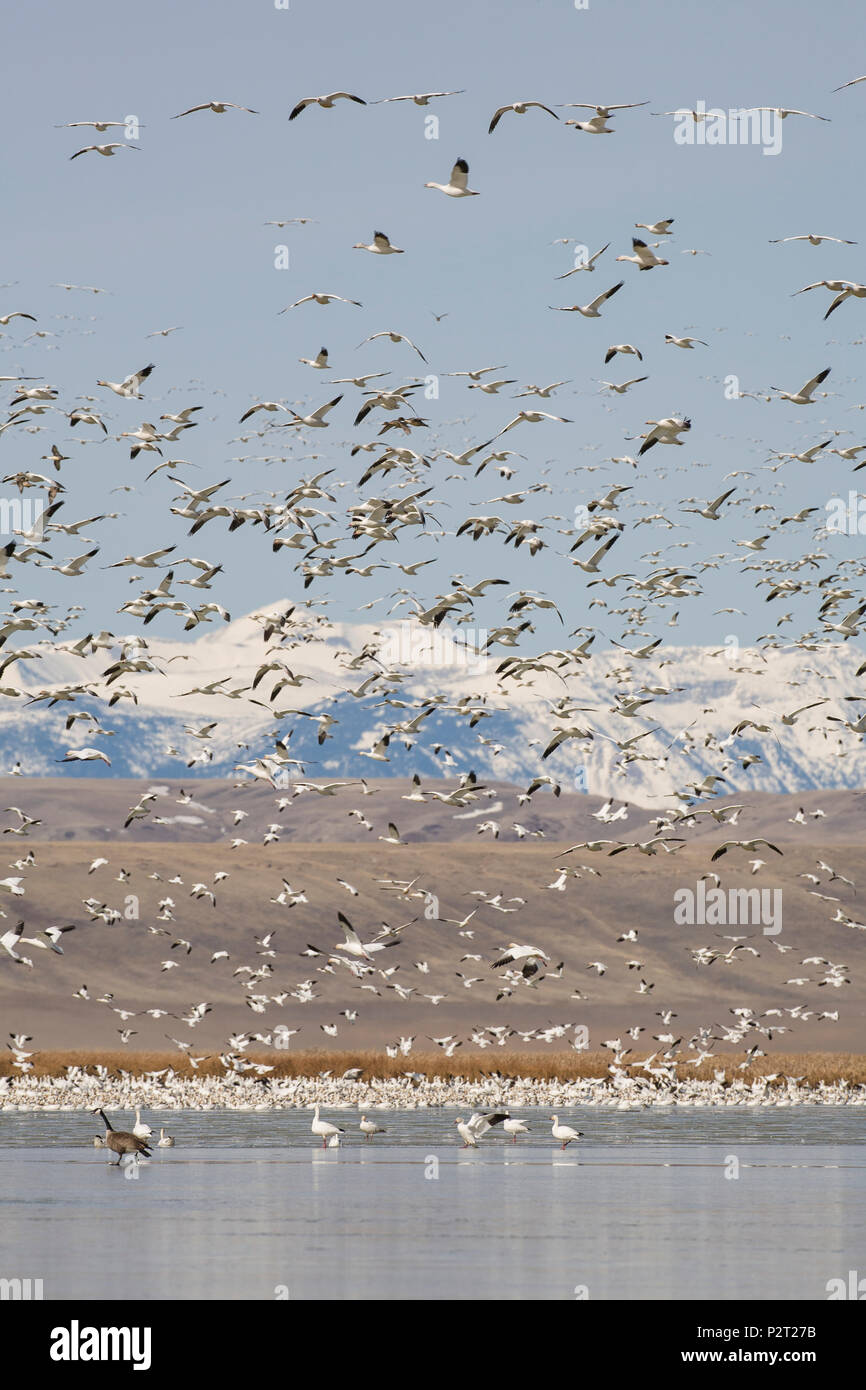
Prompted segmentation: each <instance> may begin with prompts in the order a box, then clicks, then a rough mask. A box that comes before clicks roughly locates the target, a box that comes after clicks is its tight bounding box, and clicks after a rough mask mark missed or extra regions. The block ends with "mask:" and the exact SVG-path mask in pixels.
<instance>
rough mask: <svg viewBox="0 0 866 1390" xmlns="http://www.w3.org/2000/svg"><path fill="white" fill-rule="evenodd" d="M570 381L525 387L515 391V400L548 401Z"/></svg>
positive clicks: (568, 379) (569, 379)
mask: <svg viewBox="0 0 866 1390" xmlns="http://www.w3.org/2000/svg"><path fill="white" fill-rule="evenodd" d="M456 375H457V373H455V376H456ZM570 381H571V378H567V379H566V380H565V381H552V382H551V383H550V385H549V386H525V387H524V389H523V390H522V391H515V393H514V397H513V399H514V400H515V401H519V400H522V399H523V397H524V396H541V397H542V398H543V399H544V400H548V398H549V397H550V396H551V395H552V393H553V392H554V391H555V390H556V388H557V386H568V385H569V384H570Z"/></svg>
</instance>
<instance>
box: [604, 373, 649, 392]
mask: <svg viewBox="0 0 866 1390" xmlns="http://www.w3.org/2000/svg"><path fill="white" fill-rule="evenodd" d="M639 381H649V377H648V376H633V377H631V378H630V379H629V380H628V381H623V382H621V383H620V384H619V385H617V383H616V382H615V381H600V382H599V386H606V387H607V389H608V390H609V391H616V393H617V395H618V396H624V395H625V393H626V391H627V390H628V388H629V387H630V386H637V384H638V382H639Z"/></svg>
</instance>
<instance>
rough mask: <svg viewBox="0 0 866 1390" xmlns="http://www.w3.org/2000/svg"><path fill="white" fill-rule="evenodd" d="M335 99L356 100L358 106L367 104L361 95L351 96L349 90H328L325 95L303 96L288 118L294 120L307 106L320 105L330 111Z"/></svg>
mask: <svg viewBox="0 0 866 1390" xmlns="http://www.w3.org/2000/svg"><path fill="white" fill-rule="evenodd" d="M335 101H354V102H357V104H358V106H366V105H367V103H366V101H364V100H363V98H362V97H356V96H353V95H352V93H351V92H329V93H328V94H327V96H323V97H304V98H303V100H302V101H299V102H298V104H297V106H296V107H295V108H294V110H293V111H292V113H291V115H290V116H289V120H290V121H293V120H295V118H296V117H297V116H300V114H301V112H302V111H304V110H306V108H307V107H308V106H321V107H323V108H324V109H325V110H326V111H330V110H331V108H332V106H333V105H334V102H335Z"/></svg>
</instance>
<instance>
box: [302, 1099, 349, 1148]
mask: <svg viewBox="0 0 866 1390" xmlns="http://www.w3.org/2000/svg"><path fill="white" fill-rule="evenodd" d="M310 1129H311V1130H312V1132H313V1134H316V1135H318V1137H319V1138H320V1139H321V1141H322V1148H323V1149H326V1148H327V1147H328V1140H329V1139H332V1138H333V1137H334V1135H340V1134H345V1130H342V1129H341V1128H340V1126H339V1125H331V1124H328V1121H327V1120H320V1119H319V1102H318V1101H316V1109H315V1113H314V1115H313V1122H312V1124H311V1125H310Z"/></svg>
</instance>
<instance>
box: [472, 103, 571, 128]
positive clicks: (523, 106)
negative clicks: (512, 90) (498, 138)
mask: <svg viewBox="0 0 866 1390" xmlns="http://www.w3.org/2000/svg"><path fill="white" fill-rule="evenodd" d="M531 106H537V107H538V109H539V110H540V111H546V112H547V114H548V116H552V117H553V119H554V120H555V121H558V120H559V117H558V116H557V114H556V112H555V111H551V109H550V107H549V106H545V104H544V102H543V101H512V102H511V103H510V104H509V105H508V106H500V107H499V108H498V109H497V110H496V111H494V113H493V119H492V120H491V122H490V125H489V126H488V127H487V134H488V135H492V134H493V132H494V130H495V129H496V127H497V126H498V125H499V122H500V121H501V120H502V117H503V116H504V115H505V113H506V111H513V112H515V114H516V115H518V116H524V115H525V114H526V112H527V111H528V110H529V109H530V107H531Z"/></svg>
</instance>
